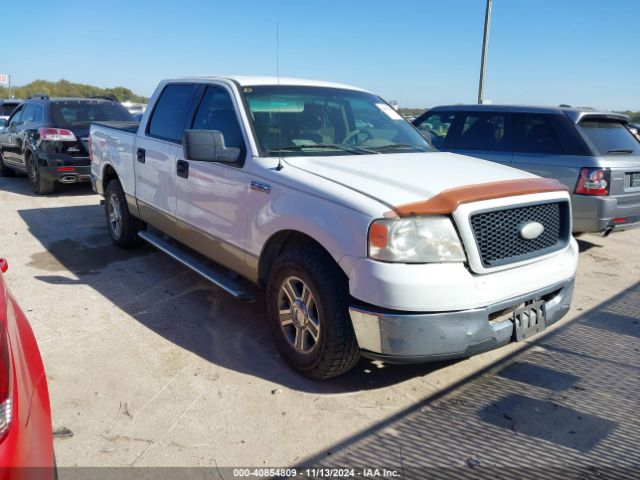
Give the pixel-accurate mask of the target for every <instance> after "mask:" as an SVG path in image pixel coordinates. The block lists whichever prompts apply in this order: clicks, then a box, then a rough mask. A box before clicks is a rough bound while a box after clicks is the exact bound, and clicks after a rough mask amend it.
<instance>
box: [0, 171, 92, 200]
mask: <svg viewBox="0 0 640 480" xmlns="http://www.w3.org/2000/svg"><path fill="white" fill-rule="evenodd" d="M0 190H4V191H5V192H11V193H14V194H16V195H22V196H24V197H40V195H36V194H35V193H33V191H32V190H31V187H30V185H29V180H28V178H27V177H26V175H20V174H16V175H15V176H13V177H3V178H0ZM91 195H94V196H95V195H96V194H95V193H94V191H93V190H92V189H91V184H90V183H89V182H83V183H75V184H74V183H69V184H64V183H56V185H55V189H54V191H53V193H49V194H48V195H46V196H47V197H85V196H91ZM43 196H44V195H43ZM97 198H98V197H97V196H96V199H97Z"/></svg>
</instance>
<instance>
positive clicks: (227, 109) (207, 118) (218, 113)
mask: <svg viewBox="0 0 640 480" xmlns="http://www.w3.org/2000/svg"><path fill="white" fill-rule="evenodd" d="M191 128H192V129H194V130H217V131H219V132H220V133H222V136H223V137H224V143H225V146H227V147H236V148H240V149H241V150H243V149H244V140H243V138H242V130H241V128H240V123H239V122H238V117H237V116H236V111H235V109H234V107H233V102H232V101H231V96H230V95H229V93H228V92H227V91H226V90H225V89H224V88H222V87H218V86H209V87H207V89H206V91H205V94H204V96H203V97H202V101H201V102H200V106H199V107H198V110H197V111H196V114H195V116H194V118H193V121H192V122H191Z"/></svg>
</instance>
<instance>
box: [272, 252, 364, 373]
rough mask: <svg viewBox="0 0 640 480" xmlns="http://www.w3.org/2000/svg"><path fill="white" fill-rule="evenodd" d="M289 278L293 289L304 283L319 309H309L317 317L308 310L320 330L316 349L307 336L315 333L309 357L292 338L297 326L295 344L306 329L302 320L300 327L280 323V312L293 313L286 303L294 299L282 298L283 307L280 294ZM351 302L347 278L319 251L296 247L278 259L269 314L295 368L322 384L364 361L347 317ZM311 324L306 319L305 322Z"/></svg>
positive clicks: (284, 353) (282, 348) (276, 337)
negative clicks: (289, 311)
mask: <svg viewBox="0 0 640 480" xmlns="http://www.w3.org/2000/svg"><path fill="white" fill-rule="evenodd" d="M290 279H294V280H293V284H294V286H295V284H296V283H298V287H300V285H303V286H304V285H306V286H307V287H308V289H309V290H310V291H311V295H312V298H313V299H315V301H312V302H310V303H312V304H314V305H315V307H311V309H312V310H314V312H315V314H312V313H309V312H310V310H309V312H307V311H306V310H305V312H306V313H308V315H309V316H311V317H316V319H317V324H318V325H319V328H318V327H315V328H317V330H316V333H318V335H317V341H315V342H314V346H313V347H309V344H310V343H311V340H313V337H312V338H311V339H310V338H309V335H311V333H308V334H307V335H306V339H307V343H306V344H305V346H306V347H308V348H311V350H310V351H308V352H306V353H303V352H302V351H301V350H302V349H300V350H299V349H297V348H296V346H295V345H293V344H292V339H291V335H292V334H291V331H292V330H291V328H293V331H294V332H295V333H294V334H293V335H295V339H294V340H295V342H294V343H296V344H297V339H298V333H297V332H298V329H299V328H306V327H305V326H304V320H303V322H302V323H303V325H302V326H300V322H298V326H296V325H294V324H293V322H291V325H288V326H286V327H284V326H282V325H281V320H280V311H281V309H283V308H284V309H285V310H286V309H287V308H289V309H290V310H291V311H292V312H293V307H292V306H289V305H290V304H289V303H288V302H289V301H288V298H291V297H290V295H289V296H287V297H286V299H285V300H284V302H285V303H284V304H283V303H282V301H283V300H282V299H283V298H285V297H283V296H282V293H284V292H283V290H282V288H284V284H285V281H287V280H290ZM298 281H299V282H298ZM298 287H296V288H298ZM298 291H299V288H298ZM285 295H286V293H285ZM349 299H350V297H349V288H348V283H347V278H346V276H345V275H344V273H343V272H342V270H340V268H339V267H338V266H337V265H336V264H335V262H334V261H333V259H332V258H331V257H330V256H329V255H328V254H327V253H326V252H324V251H322V250H321V249H320V248H318V247H315V246H310V247H309V246H302V245H301V246H295V247H292V248H291V249H288V250H286V251H285V252H284V253H283V254H282V255H281V256H280V257H278V258H277V259H276V260H275V262H274V265H273V268H272V269H271V272H270V275H269V279H268V282H267V291H266V302H267V311H268V315H269V323H270V326H271V332H272V334H273V337H274V340H275V342H276V345H277V347H278V350H279V351H280V353H281V354H282V356H283V357H284V359H285V360H286V361H287V363H288V364H289V365H290V366H291V367H293V368H294V369H295V370H297V371H298V372H300V373H302V374H303V375H305V376H307V377H309V378H313V379H316V380H324V379H327V378H331V377H337V376H338V375H342V374H343V373H346V372H348V371H349V370H351V369H352V368H353V367H354V366H355V364H356V363H357V362H358V359H359V358H360V350H359V349H358V343H357V341H356V338H355V334H354V332H353V326H352V324H351V319H350V317H349V310H348V309H349ZM297 301H299V300H296V302H297ZM298 313H300V310H298ZM286 315H289V314H286ZM295 315H296V314H295V313H293V314H292V315H291V318H292V319H293V318H295ZM283 318H284V317H283ZM285 321H287V322H288V320H285ZM309 321H310V320H308V319H307V324H309Z"/></svg>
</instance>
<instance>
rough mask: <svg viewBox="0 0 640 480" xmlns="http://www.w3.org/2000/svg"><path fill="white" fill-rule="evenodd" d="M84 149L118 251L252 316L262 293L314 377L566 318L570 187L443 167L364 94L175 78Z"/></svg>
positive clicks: (468, 347)
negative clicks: (169, 263)
mask: <svg viewBox="0 0 640 480" xmlns="http://www.w3.org/2000/svg"><path fill="white" fill-rule="evenodd" d="M90 143H91V147H90V151H91V157H92V162H91V171H92V177H93V185H94V189H95V190H96V191H97V192H98V193H100V194H102V195H104V197H105V210H106V221H107V226H108V230H109V234H110V235H111V237H112V239H113V241H114V242H115V243H116V245H119V246H121V247H125V248H128V247H132V246H134V245H136V244H137V243H139V240H140V239H143V240H145V241H147V242H149V243H151V244H153V245H154V246H156V247H158V248H159V249H161V250H163V251H164V252H166V253H168V254H170V255H171V256H172V257H174V258H175V259H176V260H178V261H180V262H182V263H183V264H185V265H187V266H188V267H190V268H192V269H193V270H195V271H196V272H198V273H200V274H201V275H203V276H204V277H205V278H207V279H209V280H211V281H212V282H214V283H216V284H217V285H218V286H220V287H221V288H223V289H224V290H225V291H227V292H229V293H231V294H232V295H234V296H236V297H239V298H241V299H244V300H251V299H252V298H253V296H254V294H253V293H252V292H255V291H257V289H256V288H255V287H251V286H248V287H247V285H249V282H250V283H253V284H255V285H257V286H260V287H264V288H265V290H266V307H267V320H268V322H269V324H270V326H271V330H272V332H273V336H274V339H275V342H276V344H277V346H278V348H279V350H280V351H281V353H282V355H283V357H284V358H285V359H286V361H287V362H288V363H289V364H290V365H291V366H292V367H293V368H295V369H296V370H298V371H300V372H301V373H303V374H304V375H307V376H309V377H312V378H318V379H323V378H328V377H332V376H336V375H340V374H342V373H344V372H346V371H348V370H349V369H350V368H352V367H353V366H354V365H355V363H356V362H357V360H358V358H359V356H360V355H361V354H362V355H364V356H367V357H369V358H376V359H381V360H383V361H389V362H419V361H429V360H441V359H449V358H463V357H468V356H471V355H474V354H476V353H479V352H483V351H487V350H490V349H494V348H496V347H500V346H502V345H505V344H507V343H509V342H511V341H518V340H522V339H524V338H528V337H530V336H532V335H535V334H536V333H538V332H540V331H541V330H543V329H544V328H546V327H547V326H548V325H550V324H552V323H554V322H556V321H557V320H558V319H560V318H561V317H562V316H563V315H564V314H566V313H567V311H568V310H569V306H570V303H571V298H572V294H573V284H574V276H575V271H576V264H577V258H578V248H577V244H576V241H575V240H574V239H573V238H572V237H571V205H570V200H569V194H568V193H567V192H566V190H565V187H563V186H562V185H561V184H559V183H557V182H556V181H554V180H549V179H543V178H539V177H536V176H534V175H531V174H529V173H525V172H522V171H519V170H516V169H513V168H509V167H505V166H502V165H499V164H496V163H491V162H486V161H482V160H478V159H474V158H468V157H464V156H460V155H456V154H451V153H439V152H434V151H433V150H432V148H431V147H430V146H429V144H428V143H427V142H426V141H425V140H424V139H423V138H422V136H421V135H420V134H419V133H418V131H417V130H415V129H414V128H413V127H412V126H411V125H410V124H409V123H408V122H406V121H405V120H403V119H402V117H401V116H400V115H399V114H398V113H397V112H396V111H395V110H394V109H393V108H391V107H390V106H389V105H388V104H387V103H386V102H385V101H383V100H382V99H381V98H379V97H377V96H375V95H373V94H371V93H369V92H366V91H363V90H361V89H358V88H354V87H349V86H345V85H338V84H332V83H325V82H316V81H308V80H297V79H285V78H281V79H276V78H264V77H224V78H223V77H206V78H186V79H178V80H168V81H163V82H161V83H160V85H159V86H158V88H157V89H156V91H155V93H154V94H153V97H152V98H151V101H150V104H149V108H147V110H146V111H145V113H144V115H143V117H142V120H141V122H140V124H139V125H138V124H114V123H112V124H95V125H93V126H92V127H91V134H90ZM214 264H215V266H214ZM230 271H231V272H235V274H234V275H230V274H229V272H230ZM243 285H244V286H243Z"/></svg>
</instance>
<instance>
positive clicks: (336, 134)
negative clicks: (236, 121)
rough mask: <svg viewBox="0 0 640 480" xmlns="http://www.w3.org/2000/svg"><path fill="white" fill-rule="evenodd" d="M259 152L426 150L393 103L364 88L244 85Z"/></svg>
mask: <svg viewBox="0 0 640 480" xmlns="http://www.w3.org/2000/svg"><path fill="white" fill-rule="evenodd" d="M243 93H244V96H245V99H246V102H247V105H248V107H249V113H250V119H251V122H252V123H253V130H254V132H255V134H256V136H257V139H258V143H259V144H260V148H261V149H262V152H263V154H264V155H267V156H292V155H358V154H378V153H391V152H393V153H398V152H416V151H431V150H432V149H431V147H430V146H429V144H428V143H427V142H426V141H425V140H424V139H423V138H422V136H421V135H420V134H419V133H418V132H417V131H416V130H415V129H414V128H413V127H412V126H411V125H410V124H409V123H408V122H407V121H405V120H404V119H403V118H402V116H401V115H400V114H399V113H398V112H396V110H394V109H393V108H392V107H390V106H389V105H387V104H386V103H385V102H384V101H383V100H381V99H380V98H378V97H376V96H374V95H371V94H369V93H365V92H358V91H354V90H346V89H340V88H326V87H310V86H287V85H280V86H276V85H273V86H258V87H244V88H243Z"/></svg>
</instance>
